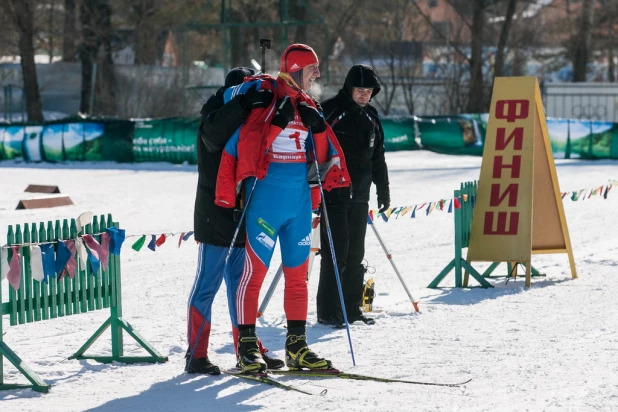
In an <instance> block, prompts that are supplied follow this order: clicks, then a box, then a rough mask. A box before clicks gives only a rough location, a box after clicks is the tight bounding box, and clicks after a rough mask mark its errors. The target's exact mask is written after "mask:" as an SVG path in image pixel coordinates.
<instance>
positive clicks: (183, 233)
mask: <svg viewBox="0 0 618 412" xmlns="http://www.w3.org/2000/svg"><path fill="white" fill-rule="evenodd" d="M184 235H185V232H182V233H181V234H180V236H178V247H180V244H181V243H182V238H183V237H184Z"/></svg>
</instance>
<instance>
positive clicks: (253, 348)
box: [238, 328, 267, 373]
mask: <svg viewBox="0 0 618 412" xmlns="http://www.w3.org/2000/svg"><path fill="white" fill-rule="evenodd" d="M238 366H240V369H242V371H243V372H247V373H263V372H264V371H266V367H267V365H266V362H265V361H264V358H263V357H262V353H261V352H260V347H259V346H258V339H257V336H256V335H255V328H249V329H241V330H240V336H239V338H238Z"/></svg>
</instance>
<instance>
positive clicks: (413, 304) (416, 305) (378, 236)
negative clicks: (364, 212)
mask: <svg viewBox="0 0 618 412" xmlns="http://www.w3.org/2000/svg"><path fill="white" fill-rule="evenodd" d="M367 223H369V226H371V228H372V229H373V233H375V235H376V237H377V238H378V242H380V246H382V249H383V250H384V253H385V254H386V258H387V259H388V261H389V262H391V266H393V269H394V270H395V273H396V274H397V277H399V280H400V281H401V284H402V285H403V288H404V289H405V290H406V293H407V294H408V297H409V298H410V302H412V306H413V307H414V310H415V311H416V312H419V309H418V302H415V301H414V298H413V297H412V294H411V293H410V291H409V290H408V287H407V286H406V283H405V282H404V281H403V278H402V277H401V274H400V273H399V270H397V266H395V262H394V261H393V256H392V255H391V254H390V252H389V251H388V249H387V248H386V245H385V244H384V242H383V241H382V238H381V237H380V234H379V233H378V229H376V225H374V224H373V222H372V221H371V219H367Z"/></svg>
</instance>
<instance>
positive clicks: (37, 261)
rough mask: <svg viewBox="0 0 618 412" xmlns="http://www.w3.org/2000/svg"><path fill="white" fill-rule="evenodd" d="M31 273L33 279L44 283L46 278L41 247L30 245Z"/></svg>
mask: <svg viewBox="0 0 618 412" xmlns="http://www.w3.org/2000/svg"><path fill="white" fill-rule="evenodd" d="M30 273H31V275H32V279H34V280H38V281H39V282H42V281H43V279H44V278H45V275H44V273H43V256H42V255H41V247H40V246H39V245H30Z"/></svg>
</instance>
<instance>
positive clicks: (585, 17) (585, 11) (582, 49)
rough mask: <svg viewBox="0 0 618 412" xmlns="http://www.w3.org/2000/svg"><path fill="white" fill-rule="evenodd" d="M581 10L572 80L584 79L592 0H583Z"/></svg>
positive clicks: (588, 56) (589, 46)
mask: <svg viewBox="0 0 618 412" xmlns="http://www.w3.org/2000/svg"><path fill="white" fill-rule="evenodd" d="M581 10H582V14H581V24H580V28H579V32H578V33H577V34H576V37H575V42H574V43H575V44H574V46H575V49H574V51H573V82H585V81H586V68H587V66H588V59H589V58H590V51H591V50H590V48H591V43H592V17H593V11H594V9H593V0H583V3H582V8H581Z"/></svg>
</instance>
